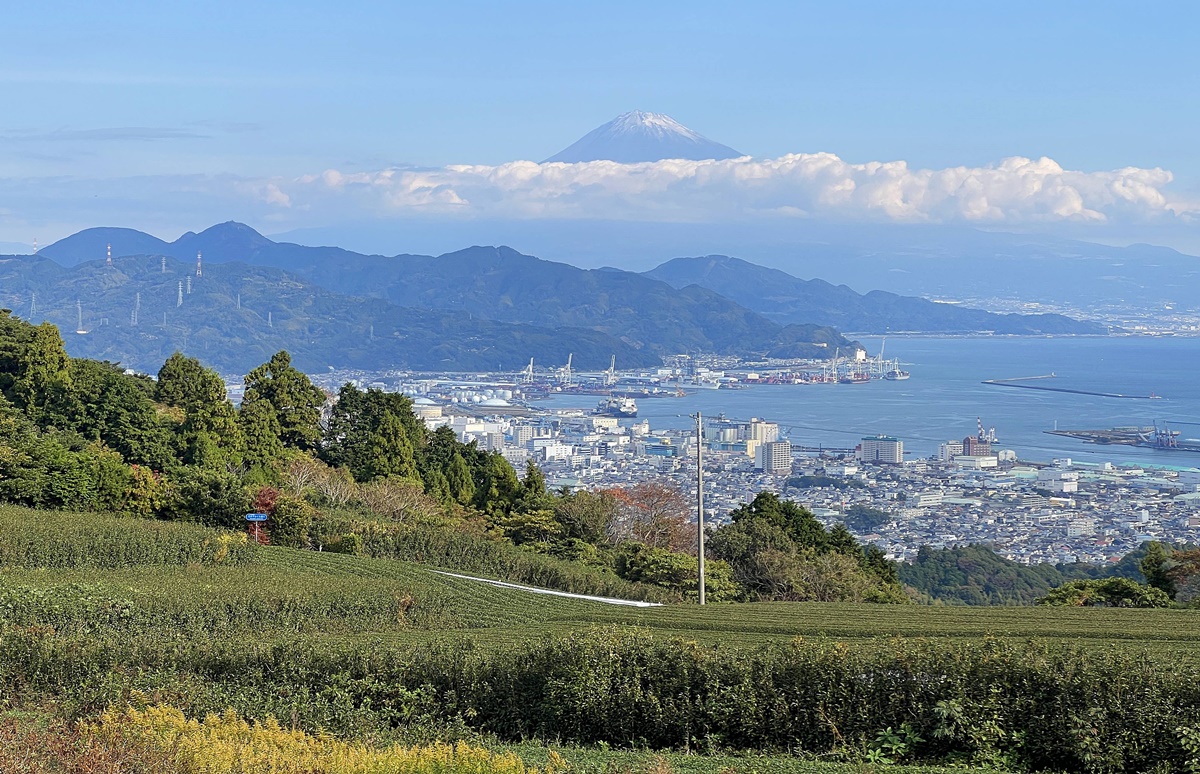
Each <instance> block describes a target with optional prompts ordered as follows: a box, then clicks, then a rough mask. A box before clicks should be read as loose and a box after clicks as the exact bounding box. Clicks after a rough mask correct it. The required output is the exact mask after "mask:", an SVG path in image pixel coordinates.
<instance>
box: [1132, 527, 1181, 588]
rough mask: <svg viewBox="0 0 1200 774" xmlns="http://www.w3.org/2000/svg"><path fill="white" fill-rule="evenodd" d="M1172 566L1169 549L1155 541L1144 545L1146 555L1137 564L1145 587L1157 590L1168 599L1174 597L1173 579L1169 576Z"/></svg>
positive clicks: (1173, 563)
mask: <svg viewBox="0 0 1200 774" xmlns="http://www.w3.org/2000/svg"><path fill="white" fill-rule="evenodd" d="M1174 565H1175V562H1174V561H1173V560H1172V557H1171V551H1170V549H1168V548H1167V547H1165V546H1164V545H1163V544H1162V543H1160V542H1158V541H1157V540H1152V541H1150V542H1149V543H1147V544H1146V554H1145V556H1143V557H1142V561H1141V562H1139V563H1138V569H1139V570H1141V571H1142V577H1144V578H1145V579H1146V583H1147V585H1150V586H1153V587H1154V588H1156V589H1159V590H1160V591H1162V592H1163V593H1164V594H1166V595H1167V596H1168V597H1174V596H1175V579H1174V577H1172V575H1171V568H1172V567H1174Z"/></svg>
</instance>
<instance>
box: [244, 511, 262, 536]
mask: <svg viewBox="0 0 1200 774" xmlns="http://www.w3.org/2000/svg"><path fill="white" fill-rule="evenodd" d="M266 520H267V514H265V513H247V514H246V521H248V522H250V523H252V524H253V525H254V542H255V543H257V542H259V540H258V525H259V524H261V523H262V522H264V521H266Z"/></svg>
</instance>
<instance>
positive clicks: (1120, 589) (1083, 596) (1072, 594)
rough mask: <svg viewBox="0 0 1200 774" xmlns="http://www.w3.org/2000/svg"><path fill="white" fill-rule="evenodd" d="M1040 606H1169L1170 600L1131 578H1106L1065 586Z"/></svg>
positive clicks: (1080, 581) (1155, 589)
mask: <svg viewBox="0 0 1200 774" xmlns="http://www.w3.org/2000/svg"><path fill="white" fill-rule="evenodd" d="M1037 603H1038V604H1039V605H1054V606H1067V607H1168V606H1169V605H1170V604H1171V598H1170V597H1168V596H1167V594H1166V592H1165V591H1163V590H1162V589H1157V588H1154V587H1153V586H1144V585H1142V584H1141V583H1138V582H1137V581H1135V580H1130V579H1129V578H1104V579H1102V580H1077V581H1070V582H1069V583H1064V584H1063V585H1062V586H1059V587H1058V588H1055V589H1052V590H1051V591H1050V593H1048V594H1047V595H1046V596H1044V597H1042V598H1041V599H1039V600H1038V601H1037Z"/></svg>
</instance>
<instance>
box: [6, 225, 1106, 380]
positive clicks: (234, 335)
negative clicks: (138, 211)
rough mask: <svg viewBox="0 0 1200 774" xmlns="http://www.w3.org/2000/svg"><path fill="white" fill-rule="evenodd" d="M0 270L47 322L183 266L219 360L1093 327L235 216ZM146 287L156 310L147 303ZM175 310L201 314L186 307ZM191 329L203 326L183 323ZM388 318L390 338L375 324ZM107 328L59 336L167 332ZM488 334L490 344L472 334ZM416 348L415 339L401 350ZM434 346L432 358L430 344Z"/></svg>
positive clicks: (468, 362)
mask: <svg viewBox="0 0 1200 774" xmlns="http://www.w3.org/2000/svg"><path fill="white" fill-rule="evenodd" d="M109 244H111V245H112V253H113V256H114V263H115V264H116V266H115V267H110V268H109V269H108V270H103V271H99V273H97V270H98V268H97V267H99V269H104V260H103V259H104V256H105V254H106V251H107V246H108V245H109ZM197 252H201V253H203V262H204V264H203V265H204V277H203V280H202V281H201V280H196V279H195V278H194V266H195V260H196V253H197ZM161 256H166V257H167V259H168V268H169V271H168V274H170V275H171V276H172V277H173V279H170V282H169V283H168V286H167V287H166V289H165V290H164V289H163V288H162V287H158V285H157V284H155V283H158V282H159V281H160V280H161V281H166V280H164V278H162V277H154V276H152V275H153V272H150V271H148V270H146V271H142V270H139V271H141V273H138V274H130V276H129V277H127V278H125V279H123V280H120V281H119V282H118V281H117V278H119V277H120V276H122V274H123V272H124V271H125V270H124V269H122V267H123V266H127V265H130V263H129V260H127V259H132V261H133V264H136V265H139V266H140V265H141V264H142V263H144V262H146V261H150V262H151V263H153V262H154V261H156V260H157V261H160V262H161ZM50 259H53V260H50ZM0 260H3V259H0ZM64 267H65V268H64ZM171 267H174V268H171ZM0 268H2V270H0V303H3V304H6V305H9V306H12V307H13V308H14V309H16V310H17V311H18V314H20V313H21V312H22V310H23V309H27V308H28V303H29V294H31V293H33V292H36V293H37V294H38V297H39V299H40V300H39V307H40V308H41V309H42V310H44V313H45V314H46V316H47V317H48V318H49V319H51V320H53V321H54V322H56V323H59V324H60V325H62V326H64V330H66V329H68V328H70V329H73V327H71V326H74V325H75V322H74V321H73V318H72V314H73V313H74V300H75V299H76V298H78V299H80V300H81V303H82V304H83V305H84V306H85V307H86V308H88V309H92V310H95V311H96V314H97V316H99V317H107V318H108V320H109V324H110V326H111V330H115V329H119V328H121V327H123V326H124V321H125V320H127V319H128V318H129V315H130V312H131V307H132V304H133V299H134V293H136V292H142V293H143V303H145V304H147V308H146V309H145V310H144V311H143V313H142V317H143V319H145V320H149V319H150V317H149V316H148V315H157V316H158V317H161V315H162V313H163V312H165V313H166V314H167V318H168V321H170V320H171V319H173V316H174V315H176V314H177V313H176V312H175V311H174V309H175V307H174V306H173V304H174V303H175V301H176V296H177V290H178V288H177V285H178V283H179V282H184V281H185V280H186V278H187V277H188V276H193V283H194V284H195V285H196V289H195V294H199V295H197V297H196V298H188V299H185V301H186V302H188V303H185V304H184V306H183V307H180V309H181V310H183V311H180V312H178V314H181V315H184V316H185V318H186V319H185V320H183V321H182V322H181V323H180V325H179V326H177V327H178V330H180V331H185V330H186V331H191V333H190V334H188V335H189V336H190V338H189V342H190V344H192V345H195V343H196V342H198V341H200V340H201V339H202V338H203V339H204V340H206V341H208V346H209V347H210V349H211V350H212V351H213V353H214V354H213V357H218V358H222V359H223V360H222V362H227V363H229V364H230V365H231V366H232V365H233V364H235V363H237V362H241V360H242V359H245V358H241V357H240V355H236V356H235V354H233V353H231V352H224V351H219V350H220V349H221V345H220V344H219V341H220V336H221V335H226V336H227V337H228V339H229V341H230V342H233V343H234V344H233V349H234V350H235V351H237V350H238V348H239V347H245V348H247V349H249V350H255V348H257V347H260V346H261V347H263V348H267V349H269V348H270V347H272V346H276V347H277V348H282V346H286V348H289V349H290V348H296V349H297V356H298V358H299V359H300V360H301V362H305V363H307V364H316V365H317V366H319V367H323V366H324V365H338V364H342V363H353V364H355V367H366V366H367V364H369V363H372V362H374V364H375V367H379V368H383V367H403V368H414V369H415V368H420V369H427V368H433V369H437V368H441V369H460V370H484V369H487V368H493V367H495V366H496V365H505V366H506V367H513V366H514V365H515V364H517V363H520V362H527V361H528V358H529V357H534V358H535V359H537V360H538V362H557V361H560V360H565V356H566V354H567V353H569V352H574V353H575V355H576V363H577V364H579V365H580V366H581V367H585V368H587V367H596V366H603V365H606V364H607V360H608V358H609V357H611V356H612V355H614V354H615V355H617V356H618V362H619V363H620V364H621V365H622V366H627V367H639V366H646V365H653V364H656V363H658V362H660V358H661V356H662V355H665V354H673V353H678V352H684V351H697V350H700V351H705V352H719V353H726V354H743V355H748V354H759V355H767V356H773V357H828V356H830V355H831V354H832V352H833V351H834V350H836V349H838V348H841V349H842V350H843V351H846V350H848V349H850V348H851V347H853V346H854V342H852V341H851V340H850V339H848V338H846V337H845V336H843V335H842V334H840V333H839V332H838V329H839V328H841V329H847V330H856V331H861V332H872V333H874V332H888V331H899V330H905V331H926V332H929V331H936V332H965V331H979V330H992V331H996V332H1003V333H1099V332H1103V329H1102V328H1100V327H1099V326H1095V325H1093V324H1091V323H1081V322H1079V321H1075V320H1070V319H1069V318H1062V317H1059V316H1037V317H1028V316H1021V315H993V314H990V313H988V312H985V311H981V310H972V309H963V308H959V307H955V306H949V305H945V304H935V303H932V302H930V301H926V300H923V299H918V298H906V297H903V296H897V295H895V294H891V293H884V292H881V291H874V292H872V293H868V294H865V295H860V294H857V293H855V292H854V291H852V290H850V289H849V288H847V287H845V286H841V287H838V286H833V285H830V284H829V283H826V282H822V281H820V280H807V281H806V280H800V279H797V278H795V277H792V276H791V275H788V274H786V273H784V272H780V271H776V270H773V269H767V268H765V267H761V266H756V265H754V264H751V263H748V262H745V261H740V260H739V259H735V258H729V257H725V256H708V257H705V258H693V259H677V260H675V261H670V262H668V263H666V264H663V265H662V266H659V267H658V268H656V269H654V270H653V271H651V272H648V273H646V274H639V273H635V272H628V271H622V270H618V269H593V270H585V269H580V268H577V267H575V266H571V265H569V264H565V263H557V262H553V261H546V260H543V259H540V258H536V257H534V256H530V255H524V254H522V253H520V252H518V251H516V250H513V249H511V248H508V247H483V246H476V247H470V248H467V249H464V250H459V251H456V252H453V253H447V254H444V255H441V256H436V257H434V256H427V255H396V256H382V255H363V254H360V253H355V252H351V251H348V250H343V249H341V248H338V247H308V246H303V245H295V244H290V243H286V242H274V241H272V240H271V239H268V238H267V237H264V236H263V235H261V234H259V233H258V232H257V231H255V230H254V229H252V228H250V227H249V226H246V225H244V224H240V223H235V222H229V223H222V224H218V225H216V226H212V227H211V228H208V229H205V230H204V231H201V232H200V233H192V232H189V233H187V234H184V235H183V236H181V237H180V238H179V239H176V240H175V241H173V242H166V241H164V240H161V239H158V238H156V237H153V236H150V235H148V234H143V233H141V232H138V231H133V230H130V229H115V228H98V229H87V230H85V231H81V232H79V233H78V234H75V235H73V236H70V237H67V238H66V239H63V240H61V241H59V242H56V243H54V244H53V245H50V246H48V247H46V248H44V249H43V251H42V252H41V253H39V254H38V255H37V256H35V257H32V258H30V257H24V258H13V259H8V260H3V263H2V264H0ZM150 268H151V269H152V268H153V266H150ZM113 269H116V270H117V271H115V272H114V271H113ZM239 277H240V278H241V279H238V278H239ZM168 279H169V278H168ZM251 280H252V281H251ZM243 281H244V282H250V285H251V286H258V285H264V284H265V285H273V283H274V285H277V286H278V287H280V288H284V289H286V292H285V291H279V292H272V293H266V292H264V293H263V295H262V303H261V304H258V305H257V306H256V305H254V304H252V303H251V302H250V301H249V299H248V298H245V297H244V298H243V301H244V302H245V306H246V307H247V308H249V309H256V310H257V311H258V312H262V311H263V310H264V308H265V307H264V306H263V304H267V305H274V306H271V307H270V308H271V309H273V310H275V312H274V314H273V318H272V321H273V323H274V325H275V326H276V327H275V328H270V326H268V329H267V330H263V329H262V327H261V325H260V322H261V321H260V322H257V323H256V322H255V321H254V320H253V319H249V318H245V316H244V315H238V314H230V313H229V310H230V309H232V308H234V306H235V304H236V295H237V293H238V292H243V291H239V290H238V288H239V287H241V286H240V285H239V284H238V283H239V282H243ZM93 282H95V283H97V284H90V283H93ZM171 282H173V283H175V284H174V285H171V284H170V283H171ZM139 283H142V284H139ZM146 283H149V284H146ZM221 283H223V284H222V285H221V287H222V288H223V289H222V290H221V291H220V292H219V293H217V294H216V295H215V296H213V297H212V298H213V300H212V303H211V304H209V305H207V306H203V305H202V304H201V303H200V302H201V299H202V298H208V296H206V295H204V294H205V293H208V292H209V291H210V290H211V289H212V288H213V287H214V286H215V285H217V284H221ZM254 292H258V291H254V290H247V291H244V292H243V296H246V294H247V293H250V294H251V295H252V294H253V293H254ZM151 298H153V299H156V301H154V302H153V303H160V304H162V305H163V306H162V308H158V307H154V308H151V307H152V306H153V304H152V302H151V300H150V299H151ZM217 299H219V300H217ZM205 303H207V302H205ZM222 303H223V304H225V306H222V305H221V304H222ZM193 307H195V308H196V309H197V310H199V309H203V314H202V315H199V316H196V317H187V315H188V314H190V311H191V309H192V308H193ZM52 309H53V312H51V310H52ZM260 317H261V314H260ZM223 318H228V319H223ZM293 318H294V319H293ZM214 321H215V322H214ZM372 325H374V326H375V328H376V333H375V336H376V339H375V340H376V342H379V341H388V342H389V344H388V346H383V345H381V344H378V343H377V345H376V347H375V350H376V351H377V355H378V356H377V357H375V358H374V360H372V356H371V351H372V348H370V347H366V348H364V347H363V346H362V344H361V342H362V337H363V336H368V337H369V336H370V330H371V326H372ZM406 327H411V328H412V330H414V331H420V332H421V335H422V336H424V337H425V340H424V341H423V342H421V343H420V344H419V345H418V344H417V343H416V342H415V341H414V340H412V339H410V338H405V337H404V335H403V334H402V331H403V329H404V328H406ZM168 328H171V325H170V324H168ZM200 330H204V331H207V333H205V334H204V335H203V336H202V337H199V338H198V334H197V333H196V331H200ZM285 331H290V333H287V334H286V335H285V334H284V332H285ZM108 333H109V332H105V334H106V336H107V335H108ZM397 333H400V336H399V338H398V339H397V341H392V340H391V339H390V338H386V337H391V336H392V334H397ZM113 335H114V336H116V339H114V341H115V343H111V342H110V346H108V348H107V349H106V348H104V347H101V346H100V345H99V343H98V342H99V340H100V339H101V338H103V337H100V336H92V337H90V338H87V339H81V340H79V341H77V342H75V344H76V345H77V346H83V345H85V344H86V345H87V347H89V349H87V353H96V354H104V355H105V356H111V357H119V358H120V359H122V360H124V361H125V362H134V359H139V362H140V359H144V358H142V355H141V353H139V351H138V349H137V346H136V345H138V342H141V344H142V345H143V346H144V347H145V348H148V349H150V350H153V352H152V356H151V359H157V360H158V361H160V362H161V359H162V354H163V353H162V352H160V351H158V350H159V349H161V348H162V347H165V346H168V345H167V343H166V341H167V340H168V339H169V337H168V338H163V336H159V337H158V338H157V339H154V340H153V341H152V340H151V339H150V338H147V335H148V334H147V333H146V331H145V330H144V329H143V330H141V331H138V332H137V335H136V336H127V337H126V338H121V335H117V334H115V333H114V334H113ZM122 335H123V334H122ZM155 335H156V336H158V334H155ZM164 335H165V334H164ZM288 336H291V337H293V338H292V339H288ZM489 337H490V338H493V339H497V337H499V338H502V339H503V341H500V340H496V341H492V342H490V343H487V342H484V343H481V340H484V339H488V338H489ZM393 338H395V337H393ZM289 341H290V342H291V343H290V344H289V343H288V342H289ZM94 342H95V343H94ZM267 342H270V343H269V344H268V343H267ZM398 342H402V344H401V343H398ZM181 343H182V342H181V340H180V341H174V343H173V344H171V346H179V345H180V344H181ZM510 345H511V346H510ZM418 346H419V347H423V349H424V351H417V350H418ZM255 351H256V350H255ZM435 352H436V353H437V355H438V356H437V357H436V358H435V357H433V356H432V354H431V353H435ZM485 353H489V354H485ZM76 354H84V353H82V352H78V351H76ZM166 354H170V352H169V351H168V352H166ZM267 354H269V353H267ZM254 357H255V358H257V360H254V361H253V362H260V361H261V360H262V358H261V357H259V356H258V354H255V356H254ZM492 361H494V363H493V362H492Z"/></svg>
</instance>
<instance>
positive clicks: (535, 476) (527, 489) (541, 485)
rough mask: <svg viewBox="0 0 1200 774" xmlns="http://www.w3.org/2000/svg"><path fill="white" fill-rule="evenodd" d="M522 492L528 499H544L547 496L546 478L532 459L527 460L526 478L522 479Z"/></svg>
mask: <svg viewBox="0 0 1200 774" xmlns="http://www.w3.org/2000/svg"><path fill="white" fill-rule="evenodd" d="M521 490H522V491H523V492H524V494H525V496H526V497H542V496H543V495H545V494H546V477H545V476H544V475H542V469H541V468H539V467H538V464H537V463H536V462H534V461H533V459H532V458H530V459H527V460H525V478H523V479H521Z"/></svg>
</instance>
